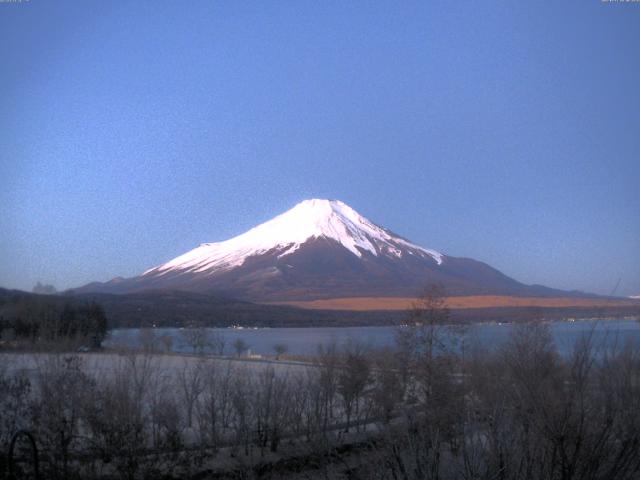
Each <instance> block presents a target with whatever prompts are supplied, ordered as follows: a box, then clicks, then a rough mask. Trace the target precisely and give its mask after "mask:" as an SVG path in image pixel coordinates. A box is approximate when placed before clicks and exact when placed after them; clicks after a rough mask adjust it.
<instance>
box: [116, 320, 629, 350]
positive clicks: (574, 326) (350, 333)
mask: <svg viewBox="0 0 640 480" xmlns="http://www.w3.org/2000/svg"><path fill="white" fill-rule="evenodd" d="M549 326H550V329H551V334H552V336H553V339H554V341H555V343H556V347H557V348H558V351H559V352H560V353H561V354H562V355H568V354H569V353H570V352H571V351H572V350H573V346H574V345H575V343H576V342H577V341H578V340H579V339H580V338H582V337H584V336H585V335H588V334H591V333H593V340H594V343H595V345H597V346H613V345H619V346H621V345H623V344H624V343H625V342H628V341H630V342H634V343H635V344H637V345H640V322H638V321H637V320H631V319H605V320H602V319H601V320H576V321H564V322H553V323H550V324H549ZM514 328H515V326H514V325H513V324H478V325H471V326H469V327H468V330H467V332H466V334H464V335H465V336H466V339H467V343H479V344H481V345H484V346H488V347H494V346H499V345H501V344H503V343H504V342H505V341H507V339H508V338H509V335H510V333H511V332H512V331H513V329H514ZM207 330H208V331H209V332H211V333H217V334H220V335H222V336H223V337H224V339H225V341H226V346H225V354H229V355H230V354H232V353H233V347H232V344H233V342H234V341H235V340H236V339H238V338H241V339H242V340H244V342H245V343H246V344H247V345H248V346H249V349H250V352H251V353H253V354H258V355H273V353H274V351H273V347H274V345H276V344H284V345H286V346H287V348H288V352H289V353H291V354H297V355H313V354H315V353H316V352H317V348H318V346H319V345H327V344H330V343H332V342H335V343H336V344H338V345H341V344H344V343H345V342H348V341H350V340H357V341H360V342H366V343H367V344H369V345H371V346H373V347H384V346H392V345H393V344H394V341H395V331H396V327H327V328H322V327H310V328H255V329H254V328H244V329H234V328H209V329H207ZM152 331H153V334H154V336H155V337H156V338H160V337H161V336H165V335H166V336H169V337H171V339H172V342H171V349H172V351H174V352H191V351H192V348H191V347H190V346H189V345H188V343H187V342H186V341H185V339H184V329H179V328H154V329H152ZM143 337H144V335H141V330H140V329H115V330H112V331H111V332H110V335H109V338H108V339H107V341H105V346H106V347H112V348H118V347H125V348H127V347H139V346H140V345H141V339H142V338H143Z"/></svg>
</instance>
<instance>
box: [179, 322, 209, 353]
mask: <svg viewBox="0 0 640 480" xmlns="http://www.w3.org/2000/svg"><path fill="white" fill-rule="evenodd" d="M182 339H183V341H184V342H185V343H186V344H187V345H188V346H190V347H191V348H192V349H193V353H194V354H202V353H204V350H205V349H206V348H207V347H208V346H210V345H211V340H210V337H209V333H208V331H207V330H206V329H205V328H202V327H198V328H185V329H184V330H182Z"/></svg>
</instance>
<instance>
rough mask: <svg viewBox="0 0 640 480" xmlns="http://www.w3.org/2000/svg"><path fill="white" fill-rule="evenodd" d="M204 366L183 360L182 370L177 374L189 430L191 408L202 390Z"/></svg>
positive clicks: (191, 418) (200, 363)
mask: <svg viewBox="0 0 640 480" xmlns="http://www.w3.org/2000/svg"><path fill="white" fill-rule="evenodd" d="M204 370H205V366H204V364H203V363H202V362H198V363H196V364H195V365H194V364H193V363H192V362H189V361H187V360H185V361H184V362H183V364H182V368H181V369H180V371H179V372H178V385H179V386H180V391H181V393H182V398H183V400H184V405H185V409H186V415H187V426H188V427H189V428H191V426H192V423H193V422H192V420H193V408H194V406H195V405H196V402H197V400H198V397H199V396H200V394H201V393H202V391H203V390H204V381H203V371H204Z"/></svg>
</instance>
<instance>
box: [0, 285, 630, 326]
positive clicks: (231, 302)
mask: <svg viewBox="0 0 640 480" xmlns="http://www.w3.org/2000/svg"><path fill="white" fill-rule="evenodd" d="M29 299H31V300H29ZM17 301H19V302H23V303H24V302H27V301H34V302H41V301H48V302H64V301H69V302H74V303H97V304H99V305H101V306H102V308H103V309H104V311H105V313H106V316H107V318H108V320H109V328H148V327H153V326H155V327H229V326H232V325H242V326H245V327H305V326H316V327H336V326H374V325H395V324H398V323H402V322H403V321H404V320H405V319H406V312H404V311H360V312H358V311H338V310H309V309H303V308H295V307H290V306H282V305H260V304H255V303H251V302H244V301H241V300H237V299H232V298H227V297H224V296H220V295H205V294H199V293H191V292H182V291H145V292H139V293H131V294H122V295H113V294H82V295H77V296H74V295H72V294H71V293H66V294H64V295H48V296H42V295H35V294H31V293H27V292H19V291H11V290H5V289H1V288H0V311H1V310H2V305H3V304H4V305H7V304H11V303H15V302H17ZM621 316H640V304H639V305H637V306H615V307H605V308H586V307H557V308H556V307H542V308H541V307H499V308H473V309H457V310H452V311H451V319H452V320H453V321H455V322H458V323H472V322H483V321H501V322H527V321H532V320H536V319H541V318H543V319H546V320H560V319H566V318H571V317H573V318H590V317H603V318H604V317H621Z"/></svg>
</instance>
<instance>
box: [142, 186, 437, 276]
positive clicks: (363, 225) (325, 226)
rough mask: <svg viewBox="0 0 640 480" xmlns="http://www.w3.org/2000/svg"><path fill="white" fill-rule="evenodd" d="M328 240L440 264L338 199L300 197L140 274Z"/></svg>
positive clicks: (281, 254)
mask: <svg viewBox="0 0 640 480" xmlns="http://www.w3.org/2000/svg"><path fill="white" fill-rule="evenodd" d="M317 239H325V240H330V241H334V242H336V243H337V244H339V245H340V246H342V247H343V248H345V249H347V250H348V251H349V252H351V253H352V254H353V255H355V256H356V257H358V258H361V257H362V256H363V255H364V254H367V253H368V254H371V255H373V256H378V255H381V256H382V255H385V256H389V257H392V258H393V257H395V258H401V257H402V255H417V256H419V257H423V258H431V259H433V260H434V261H435V262H436V263H438V264H441V263H442V254H440V253H438V252H436V251H434V250H428V249H426V248H422V247H418V246H417V245H413V244H412V243H410V242H407V241H406V240H404V239H403V238H400V237H398V236H395V235H393V234H392V233H391V232H389V231H387V230H385V229H384V228H382V227H379V226H377V225H375V224H374V223H372V222H370V221H369V220H367V219H366V218H364V217H363V216H362V215H360V214H359V213H358V212H356V211H355V210H354V209H352V208H351V207H350V206H348V205H346V204H344V203H342V202H340V201H338V200H317V199H314V200H305V201H304V202H301V203H299V204H298V205H296V206H295V207H293V208H292V209H291V210H289V211H287V212H285V213H283V214H282V215H278V216H277V217H275V218H274V219H272V220H269V221H268V222H265V223H263V224H261V225H258V226H257V227H255V228H252V229H251V230H249V231H248V232H246V233H243V234H242V235H239V236H237V237H234V238H232V239H231V240H227V241H225V242H220V243H203V244H202V245H200V246H199V247H197V248H194V249H193V250H191V251H189V252H187V253H185V254H184V255H181V256H179V257H177V258H174V259H173V260H171V261H169V262H167V263H165V264H163V265H160V266H158V267H155V268H152V269H150V270H147V271H146V272H144V273H143V275H152V276H161V275H166V274H170V273H172V272H178V271H179V272H191V273H207V272H208V273H220V272H223V271H225V270H231V269H233V268H236V267H239V266H241V265H243V264H244V262H245V261H246V260H247V258H249V257H253V256H259V255H264V254H266V253H268V252H269V253H270V254H273V255H275V256H276V258H277V259H284V258H285V257H287V256H288V255H291V254H293V253H295V252H296V251H297V250H298V249H300V247H301V246H302V245H304V244H306V243H307V242H310V241H313V240H317Z"/></svg>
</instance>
